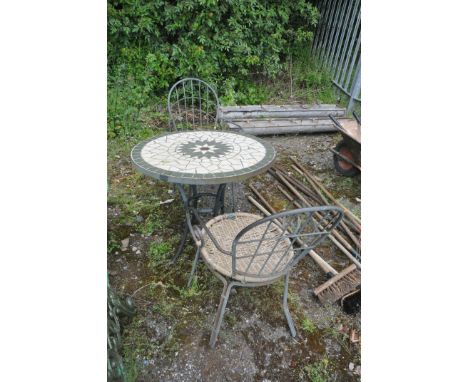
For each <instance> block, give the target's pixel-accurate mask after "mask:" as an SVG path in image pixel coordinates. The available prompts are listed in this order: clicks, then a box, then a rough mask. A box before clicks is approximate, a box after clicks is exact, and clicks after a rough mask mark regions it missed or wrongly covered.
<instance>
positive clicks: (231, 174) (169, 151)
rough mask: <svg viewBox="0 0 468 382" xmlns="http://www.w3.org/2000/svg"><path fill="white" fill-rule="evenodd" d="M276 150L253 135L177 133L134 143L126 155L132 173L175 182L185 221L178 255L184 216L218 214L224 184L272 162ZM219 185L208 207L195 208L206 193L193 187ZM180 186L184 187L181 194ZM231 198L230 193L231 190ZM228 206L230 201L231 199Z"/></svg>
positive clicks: (184, 234)
mask: <svg viewBox="0 0 468 382" xmlns="http://www.w3.org/2000/svg"><path fill="white" fill-rule="evenodd" d="M275 156H276V151H275V149H274V148H273V146H271V145H270V144H269V143H268V142H264V141H262V140H260V139H258V138H256V137H253V136H248V135H244V134H240V133H232V132H227V131H213V130H210V131H200V130H199V131H179V132H173V133H167V134H163V135H160V136H158V137H154V138H151V139H150V140H147V141H145V142H141V143H139V144H138V145H136V146H135V147H134V148H133V150H132V153H131V157H132V161H133V165H134V166H135V168H136V169H137V171H139V172H141V173H143V174H145V175H148V176H150V177H152V178H155V179H160V180H163V181H166V182H171V183H175V184H176V186H177V189H178V190H179V193H180V196H181V198H182V201H183V203H184V207H185V210H186V224H185V227H184V232H183V234H182V238H181V242H180V245H179V249H178V250H177V252H176V253H175V255H174V257H173V259H172V261H173V262H175V260H176V259H177V258H178V257H179V255H180V254H181V253H182V251H183V249H184V246H185V244H184V243H185V241H186V239H187V235H188V232H189V226H190V220H192V219H193V218H194V216H193V210H191V211H192V212H188V211H189V210H190V208H191V207H193V208H194V209H195V210H196V211H197V212H202V213H210V214H212V215H213V216H216V215H218V213H219V212H221V213H224V192H225V189H226V184H227V183H233V182H239V181H241V180H244V179H247V178H249V177H251V176H254V175H257V174H259V173H261V172H264V171H266V170H267V169H268V168H269V167H270V166H271V165H272V164H273V161H274V160H275ZM209 184H215V185H219V187H218V191H217V192H216V194H211V196H213V197H214V198H215V202H214V206H213V207H211V208H207V209H200V208H198V201H199V200H200V198H201V197H203V196H206V195H210V194H209V193H205V192H203V193H199V192H198V190H197V186H198V185H209ZM183 185H189V186H190V190H189V194H187V193H186V192H185V190H184V187H183ZM233 198H234V191H233ZM233 209H234V200H233Z"/></svg>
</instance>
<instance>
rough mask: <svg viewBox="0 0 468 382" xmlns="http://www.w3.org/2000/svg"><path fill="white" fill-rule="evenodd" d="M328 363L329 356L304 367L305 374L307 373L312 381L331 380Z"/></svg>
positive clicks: (324, 381) (323, 381) (325, 381)
mask: <svg viewBox="0 0 468 382" xmlns="http://www.w3.org/2000/svg"><path fill="white" fill-rule="evenodd" d="M328 364H329V360H328V359H327V358H323V359H321V360H320V361H318V362H315V363H313V364H311V365H307V366H306V367H304V369H303V375H305V376H306V377H307V378H308V379H309V381H311V382H327V381H329V380H330V378H329V370H328Z"/></svg>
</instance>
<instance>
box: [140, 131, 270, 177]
mask: <svg viewBox="0 0 468 382" xmlns="http://www.w3.org/2000/svg"><path fill="white" fill-rule="evenodd" d="M275 154H276V153H275V150H274V148H273V147H272V146H271V145H270V144H269V143H267V142H264V141H261V140H260V139H258V138H256V137H252V136H247V135H243V134H239V133H232V132H224V131H184V132H176V133H168V134H165V135H163V136H160V137H156V138H152V139H151V140H149V141H146V142H142V143H140V144H138V145H137V146H135V148H134V149H133V150H132V160H133V162H134V165H135V166H136V168H137V169H138V170H140V171H141V172H143V173H145V174H146V175H150V176H153V177H155V178H158V179H163V180H167V181H170V182H176V183H187V184H208V183H210V184H215V183H223V182H224V180H223V179H224V178H237V179H235V180H239V178H243V179H245V178H247V177H249V176H252V175H254V173H259V172H261V170H266V168H268V167H269V166H270V165H271V164H272V162H273V160H274V157H275ZM226 181H227V180H226Z"/></svg>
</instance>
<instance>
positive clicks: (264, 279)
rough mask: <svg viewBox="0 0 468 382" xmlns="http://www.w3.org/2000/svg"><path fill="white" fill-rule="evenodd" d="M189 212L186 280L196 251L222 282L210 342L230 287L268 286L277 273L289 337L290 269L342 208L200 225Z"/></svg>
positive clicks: (229, 217)
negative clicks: (190, 252) (192, 248)
mask: <svg viewBox="0 0 468 382" xmlns="http://www.w3.org/2000/svg"><path fill="white" fill-rule="evenodd" d="M192 212H193V214H194V215H195V217H196V218H197V220H198V225H192V224H190V225H189V228H190V231H191V233H192V236H193V237H194V240H195V243H196V245H197V248H198V249H197V253H196V255H195V259H194V261H193V266H192V274H191V275H190V279H189V285H190V282H191V279H192V277H193V275H194V273H195V271H196V268H197V263H198V261H199V257H200V254H201V256H202V258H203V260H204V262H205V264H206V265H207V267H208V268H209V269H210V270H211V271H212V272H213V273H214V274H215V276H216V277H218V278H219V279H220V280H221V281H222V282H223V284H224V288H223V292H222V294H221V299H220V302H219V306H218V311H217V314H216V318H215V321H214V326H213V329H212V332H211V338H210V346H211V347H214V345H215V343H216V340H217V337H218V333H219V330H220V328H221V323H222V321H223V316H224V312H225V309H226V305H227V302H228V298H229V294H230V292H231V289H232V287H235V286H242V287H256V286H262V285H268V284H271V283H273V282H275V281H278V280H279V279H281V278H282V277H284V278H285V284H284V295H283V310H284V314H285V316H286V320H287V322H288V325H289V329H290V331H291V334H292V336H293V337H295V336H296V329H295V327H294V322H293V320H292V318H291V314H290V313H289V309H288V301H287V299H288V283H289V274H290V271H291V269H292V268H293V267H294V266H295V265H296V264H297V263H298V262H299V260H301V259H302V258H303V257H304V256H305V255H306V254H307V253H308V252H310V250H311V249H313V248H314V247H315V246H317V245H318V244H319V243H320V242H321V241H322V240H324V239H325V238H326V237H327V236H328V235H329V234H330V232H331V231H332V230H333V229H334V228H335V227H336V226H337V224H338V223H339V222H340V220H341V218H342V216H343V211H342V209H340V208H338V207H334V206H322V207H308V208H300V209H296V210H290V211H285V212H280V213H277V214H274V215H270V216H268V217H266V218H262V217H261V216H258V215H254V214H250V213H243V212H238V213H232V214H224V215H220V216H217V217H215V218H213V219H211V220H210V221H208V222H207V223H206V224H205V223H204V222H203V221H202V220H201V219H200V218H199V216H198V215H197V213H196V211H192ZM187 214H189V212H187ZM187 216H189V215H187Z"/></svg>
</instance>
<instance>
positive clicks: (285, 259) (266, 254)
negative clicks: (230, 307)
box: [231, 206, 343, 282]
mask: <svg viewBox="0 0 468 382" xmlns="http://www.w3.org/2000/svg"><path fill="white" fill-rule="evenodd" d="M342 216H343V210H342V209H340V208H338V207H334V206H321V207H307V208H300V209H295V210H290V211H285V212H279V213H276V214H273V215H270V216H268V217H266V218H263V219H260V220H258V221H256V222H254V223H251V224H250V225H248V226H247V227H245V228H244V229H243V230H241V231H240V232H239V233H238V234H237V236H236V237H235V239H234V241H233V243H232V250H231V256H232V272H233V274H232V277H236V276H237V277H236V278H239V276H240V278H241V279H246V278H248V280H250V282H254V280H256V279H258V281H259V282H262V280H266V279H270V280H272V279H276V278H278V277H280V276H282V275H285V274H286V273H288V272H289V271H290V269H291V268H292V267H293V266H294V265H295V264H297V263H298V262H299V260H301V259H302V258H303V257H304V256H305V255H306V254H307V253H309V252H310V250H311V249H313V248H314V247H316V246H317V245H319V244H320V243H321V242H322V241H323V240H324V239H325V238H326V237H327V236H328V235H329V234H330V233H331V231H332V230H333V229H334V228H335V227H336V226H337V225H338V223H339V222H340V220H341V218H342Z"/></svg>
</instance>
